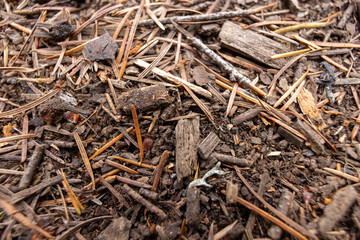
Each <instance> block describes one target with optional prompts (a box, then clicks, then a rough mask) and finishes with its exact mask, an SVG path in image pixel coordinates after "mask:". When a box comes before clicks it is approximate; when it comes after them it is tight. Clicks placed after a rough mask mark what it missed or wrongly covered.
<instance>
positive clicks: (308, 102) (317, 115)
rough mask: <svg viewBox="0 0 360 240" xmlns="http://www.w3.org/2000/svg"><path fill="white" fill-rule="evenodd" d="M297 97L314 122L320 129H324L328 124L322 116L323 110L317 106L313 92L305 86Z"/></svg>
mask: <svg viewBox="0 0 360 240" xmlns="http://www.w3.org/2000/svg"><path fill="white" fill-rule="evenodd" d="M297 99H298V102H299V105H300V108H301V109H302V111H303V113H305V114H306V115H307V116H308V117H309V118H310V119H311V120H312V122H313V123H314V124H315V125H316V126H317V127H318V129H319V130H320V131H321V130H323V129H324V128H325V127H326V124H325V122H324V120H323V118H322V116H321V111H320V110H319V109H318V108H317V107H316V104H315V100H314V97H313V96H312V94H311V93H310V92H309V91H308V90H306V88H303V89H302V90H301V91H300V93H299V95H298V97H297Z"/></svg>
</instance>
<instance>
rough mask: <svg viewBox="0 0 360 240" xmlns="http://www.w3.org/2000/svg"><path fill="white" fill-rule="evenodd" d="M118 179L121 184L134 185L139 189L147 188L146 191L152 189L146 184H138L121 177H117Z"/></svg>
mask: <svg viewBox="0 0 360 240" xmlns="http://www.w3.org/2000/svg"><path fill="white" fill-rule="evenodd" d="M116 179H117V180H119V181H120V182H123V183H126V184H129V185H133V186H135V187H139V188H145V189H151V188H152V186H151V185H149V184H146V183H142V182H138V181H135V180H132V179H129V178H125V177H120V176H116Z"/></svg>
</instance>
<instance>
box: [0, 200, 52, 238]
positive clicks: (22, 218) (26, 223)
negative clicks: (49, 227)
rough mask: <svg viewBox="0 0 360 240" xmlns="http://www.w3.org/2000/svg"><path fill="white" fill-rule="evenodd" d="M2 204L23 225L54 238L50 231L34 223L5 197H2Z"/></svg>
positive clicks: (0, 202) (0, 203)
mask: <svg viewBox="0 0 360 240" xmlns="http://www.w3.org/2000/svg"><path fill="white" fill-rule="evenodd" d="M0 206H1V207H2V208H3V209H4V211H5V212H6V213H7V214H9V215H11V216H12V217H13V218H15V219H16V221H18V222H20V223H21V224H22V225H23V226H25V227H28V228H31V229H32V230H34V231H35V232H38V233H40V234H41V235H43V236H44V237H47V238H50V239H53V238H54V236H52V235H51V234H50V233H48V232H46V231H44V230H43V229H42V228H41V227H39V226H38V225H35V224H33V223H32V222H31V221H30V220H29V219H28V218H27V217H25V216H24V215H23V214H22V213H21V212H20V211H19V210H18V209H16V208H15V207H14V206H13V205H11V204H9V203H7V202H6V201H4V200H3V199H0Z"/></svg>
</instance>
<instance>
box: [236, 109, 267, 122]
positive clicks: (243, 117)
mask: <svg viewBox="0 0 360 240" xmlns="http://www.w3.org/2000/svg"><path fill="white" fill-rule="evenodd" d="M260 112H261V108H260V107H256V108H251V109H249V110H247V111H245V112H243V113H241V114H240V115H238V116H236V117H234V118H233V120H232V121H231V122H232V124H233V125H234V126H236V125H239V124H241V123H243V122H245V121H248V120H250V119H252V118H254V117H256V116H257V115H259V113H260Z"/></svg>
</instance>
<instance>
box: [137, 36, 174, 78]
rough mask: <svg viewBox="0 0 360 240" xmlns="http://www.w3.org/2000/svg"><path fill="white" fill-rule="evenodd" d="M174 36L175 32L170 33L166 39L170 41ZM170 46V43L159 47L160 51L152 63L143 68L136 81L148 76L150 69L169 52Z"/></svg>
mask: <svg viewBox="0 0 360 240" xmlns="http://www.w3.org/2000/svg"><path fill="white" fill-rule="evenodd" d="M175 34H176V31H174V30H173V31H171V32H170V33H169V35H168V36H167V37H168V38H170V39H172V38H173V37H174V36H175ZM171 46H172V42H170V43H167V44H164V45H163V46H162V47H161V50H160V53H159V55H158V56H157V57H156V58H155V60H154V61H152V63H151V64H150V65H149V66H148V67H147V68H145V69H144V70H143V71H142V72H141V73H140V74H139V76H138V80H140V79H142V78H144V77H146V75H148V74H149V72H151V71H152V69H153V68H154V67H155V66H156V65H157V64H158V63H159V62H160V61H161V60H162V59H163V58H164V57H165V55H166V54H167V53H168V51H169V50H170V48H171Z"/></svg>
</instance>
